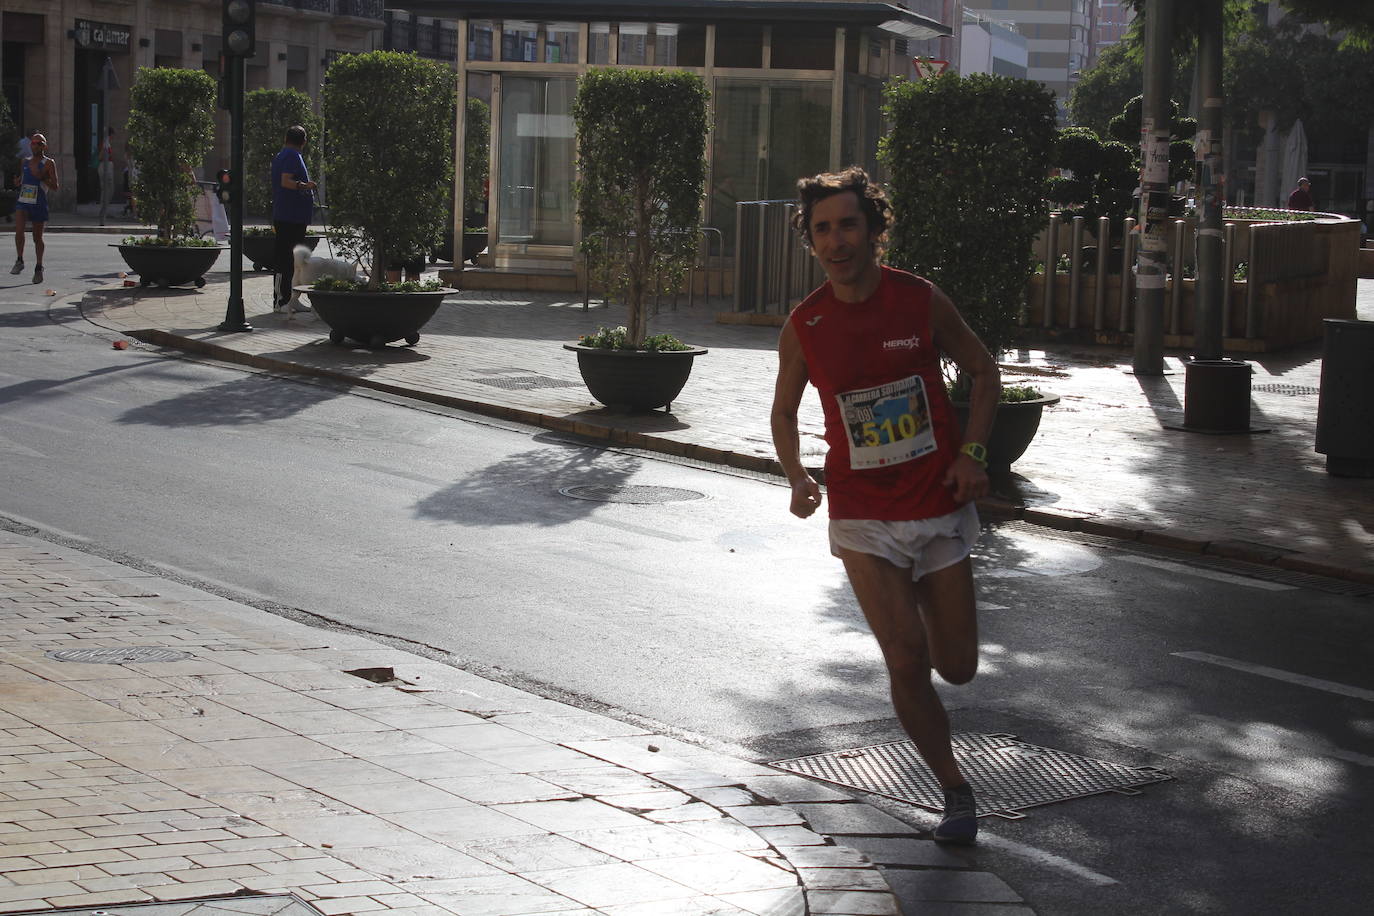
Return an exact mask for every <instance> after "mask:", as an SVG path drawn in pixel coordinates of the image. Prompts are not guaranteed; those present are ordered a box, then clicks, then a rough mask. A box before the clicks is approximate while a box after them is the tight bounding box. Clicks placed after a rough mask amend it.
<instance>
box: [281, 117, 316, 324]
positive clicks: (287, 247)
mask: <svg viewBox="0 0 1374 916" xmlns="http://www.w3.org/2000/svg"><path fill="white" fill-rule="evenodd" d="M306 139H307V138H306V135H305V128H304V127H301V126H300V125H299V124H297V125H293V126H291V127H288V128H287V129H286V139H285V143H284V145H283V146H282V148H281V152H279V153H277V155H276V158H274V159H273V160H272V226H273V228H274V229H275V230H276V234H277V237H276V241H275V243H274V244H273V246H272V258H273V261H274V262H275V267H276V271H277V284H276V287H275V289H274V292H273V296H272V310H273V311H276V312H284V311H286V310H287V309H295V310H298V311H305V310H307V309H309V306H308V305H306V304H305V303H302V302H300V301H299V300H297V303H296V304H291V284H292V281H293V280H294V279H295V276H296V264H295V249H296V246H297V245H299V244H301V243H302V242H303V241H305V231H306V229H308V228H309V227H310V217H311V216H313V215H314V197H313V195H312V194H311V192H312V191H313V190H314V189H315V188H317V187H318V186H319V185H318V184H316V183H315V182H313V181H311V180H310V172H309V171H308V170H307V169H306V167H305V157H304V156H302V155H301V150H303V149H305V144H306Z"/></svg>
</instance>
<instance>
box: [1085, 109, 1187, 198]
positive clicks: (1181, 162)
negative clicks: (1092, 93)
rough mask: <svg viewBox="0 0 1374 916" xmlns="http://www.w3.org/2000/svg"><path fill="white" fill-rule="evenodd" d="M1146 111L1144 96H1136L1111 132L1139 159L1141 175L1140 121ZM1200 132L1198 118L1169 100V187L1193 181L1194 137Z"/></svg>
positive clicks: (1114, 137) (1113, 125) (1123, 110)
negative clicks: (1188, 115) (1184, 112)
mask: <svg viewBox="0 0 1374 916" xmlns="http://www.w3.org/2000/svg"><path fill="white" fill-rule="evenodd" d="M1143 110H1144V96H1139V95H1138V96H1136V97H1135V98H1133V99H1131V100H1130V101H1129V102H1127V103H1126V107H1125V108H1123V109H1121V114H1119V115H1117V116H1116V117H1114V118H1112V120H1111V123H1110V124H1109V125H1108V128H1107V129H1108V132H1109V133H1110V134H1111V135H1112V139H1114V140H1117V141H1119V142H1121V143H1124V144H1126V145H1127V146H1129V147H1130V148H1131V151H1132V153H1133V154H1134V156H1135V159H1134V162H1135V167H1136V169H1137V172H1138V170H1139V168H1140V122H1141V112H1142V111H1143ZM1196 133H1197V118H1188V117H1184V116H1183V115H1182V114H1181V112H1180V110H1179V107H1178V102H1175V101H1173V100H1172V99H1170V100H1169V135H1170V136H1169V184H1171V185H1173V184H1177V183H1178V182H1180V181H1192V179H1193V163H1194V161H1195V154H1194V152H1193V142H1192V141H1193V135H1194V134H1196Z"/></svg>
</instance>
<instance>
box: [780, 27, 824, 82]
mask: <svg viewBox="0 0 1374 916" xmlns="http://www.w3.org/2000/svg"><path fill="white" fill-rule="evenodd" d="M771 60H772V65H773V69H774V70H833V69H835V30H834V29H833V28H831V27H829V26H824V25H811V24H802V23H797V24H780V25H775V26H773V54H772V58H771Z"/></svg>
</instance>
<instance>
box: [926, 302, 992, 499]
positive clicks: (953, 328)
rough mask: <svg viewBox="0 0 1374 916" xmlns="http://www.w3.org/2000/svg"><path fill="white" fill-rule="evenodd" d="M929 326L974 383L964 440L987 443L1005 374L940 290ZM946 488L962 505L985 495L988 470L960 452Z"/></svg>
mask: <svg viewBox="0 0 1374 916" xmlns="http://www.w3.org/2000/svg"><path fill="white" fill-rule="evenodd" d="M930 324H931V329H932V331H933V332H934V335H935V345H936V346H938V347H939V348H940V350H941V351H943V352H944V354H945V355H946V356H948V357H949V358H950V359H952V360H954V365H956V366H958V367H959V371H960V372H962V373H963V374H964V375H967V376H968V377H969V378H970V379H972V380H973V388H972V391H971V392H970V393H969V417H968V428H967V429H965V430H964V441H965V442H979V443H983V444H987V441H988V434H989V433H991V432H992V420H993V416H994V415H995V414H996V412H997V401H998V400H999V399H1000V398H1001V396H1002V375H1001V372H1000V371H999V370H998V368H997V362H996V360H994V359H993V358H992V355H991V354H990V353H988V348H987V347H985V346H983V342H982V341H981V340H979V339H978V335H976V334H974V333H973V331H972V330H971V329H970V328H969V326H968V325H967V324H966V323H964V319H963V317H962V316H960V314H959V311H958V309H956V308H955V307H954V303H952V302H950V300H949V297H948V296H946V295H945V294H944V292H942V291H941V290H940V288H939V287H936V288H935V289H934V290H933V291H932V295H931V310H930ZM945 486H947V487H949V488H950V489H951V490H953V491H954V498H955V499H956V500H958V501H959V502H961V503H963V502H968V501H970V500H974V499H977V498H979V497H980V496H986V495H987V492H988V475H987V471H986V470H985V469H984V468H983V467H982V465H980V464H979V463H978V462H976V461H974V460H973V459H972V458H970V457H969V456H968V455H965V454H963V453H960V454H959V455H958V456H956V457H955V459H954V463H953V464H951V465H950V468H949V471H948V472H947V473H946V474H945Z"/></svg>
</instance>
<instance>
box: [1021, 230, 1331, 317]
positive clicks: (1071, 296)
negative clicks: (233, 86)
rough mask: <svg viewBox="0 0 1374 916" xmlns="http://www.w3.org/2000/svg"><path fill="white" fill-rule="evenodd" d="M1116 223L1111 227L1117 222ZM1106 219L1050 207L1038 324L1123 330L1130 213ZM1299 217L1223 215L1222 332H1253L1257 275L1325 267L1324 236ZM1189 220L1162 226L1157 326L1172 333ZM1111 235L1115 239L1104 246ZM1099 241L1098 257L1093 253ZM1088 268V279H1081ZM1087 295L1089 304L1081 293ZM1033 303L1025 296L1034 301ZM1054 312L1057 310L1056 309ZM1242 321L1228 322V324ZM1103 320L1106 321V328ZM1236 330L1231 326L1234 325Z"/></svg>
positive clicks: (1180, 309) (1274, 277)
mask: <svg viewBox="0 0 1374 916" xmlns="http://www.w3.org/2000/svg"><path fill="white" fill-rule="evenodd" d="M1117 225H1119V227H1120V228H1119V229H1118V228H1117ZM1117 225H1113V222H1112V220H1110V219H1109V218H1108V217H1105V216H1103V217H1099V218H1097V219H1095V220H1092V221H1091V222H1090V221H1088V220H1085V219H1084V218H1083V217H1081V216H1075V217H1073V218H1072V219H1071V220H1068V221H1065V220H1063V219H1062V218H1061V216H1060V214H1058V213H1054V214H1051V215H1050V221H1049V226H1048V228H1047V229H1046V230H1045V235H1044V243H1043V246H1042V247H1041V250H1040V252H1039V253H1038V254H1039V255H1040V256H1041V257H1042V258H1043V261H1044V264H1045V273H1044V275H1043V280H1044V282H1043V283H1042V285H1041V289H1040V296H1041V297H1042V298H1041V301H1040V303H1038V305H1039V319H1040V321H1039V323H1040V324H1041V325H1042V326H1043V327H1044V328H1046V329H1053V328H1068V329H1076V328H1091V329H1092V330H1093V331H1096V332H1103V331H1108V330H1113V331H1120V332H1123V333H1125V332H1129V331H1130V330H1131V326H1132V322H1133V318H1134V312H1135V310H1134V307H1133V303H1134V293H1135V282H1134V281H1135V274H1134V270H1133V268H1134V267H1135V255H1136V243H1137V240H1138V237H1139V235H1138V233H1137V232H1135V228H1136V221H1135V219H1133V218H1129V217H1128V218H1127V219H1125V220H1122V221H1121V222H1120V223H1119V224H1117ZM1311 228H1312V227H1311V226H1310V224H1307V223H1303V222H1282V223H1277V222H1276V223H1251V224H1244V225H1243V224H1237V223H1235V222H1227V223H1226V224H1225V227H1224V229H1223V230H1222V231H1223V235H1222V263H1223V264H1224V265H1225V266H1224V274H1225V277H1226V280H1227V282H1226V283H1224V284H1223V285H1222V306H1221V312H1222V334H1223V335H1224V336H1227V337H1231V336H1243V337H1246V338H1251V339H1253V338H1257V337H1260V336H1261V335H1262V334H1263V328H1262V327H1261V306H1260V293H1259V288H1260V286H1261V284H1264V283H1274V282H1278V281H1282V280H1291V279H1298V278H1302V277H1311V276H1317V275H1320V274H1323V273H1324V272H1325V271H1326V269H1327V261H1328V256H1329V251H1328V247H1327V241H1326V239H1325V238H1324V237H1322V236H1320V235H1318V234H1317V233H1315V232H1313V231H1311ZM1196 233H1197V229H1196V225H1195V224H1194V223H1191V222H1190V221H1188V220H1184V219H1175V220H1173V221H1172V222H1171V224H1170V227H1169V247H1168V262H1167V263H1168V281H1167V282H1168V286H1167V294H1166V298H1165V315H1164V327H1165V329H1166V331H1167V332H1168V333H1170V334H1179V333H1181V331H1182V327H1183V323H1184V310H1185V306H1184V291H1185V287H1186V284H1185V283H1183V282H1181V281H1182V280H1185V279H1189V278H1191V274H1192V268H1193V252H1194V251H1195V246H1196ZM1113 242H1117V243H1119V247H1112V245H1113ZM1104 249H1105V250H1106V252H1107V254H1106V256H1105V257H1102V256H1099V255H1100V254H1101V253H1102V252H1103V251H1104ZM1065 260H1067V262H1068V264H1067V268H1068V269H1067V273H1068V283H1067V296H1068V302H1067V307H1066V308H1064V309H1062V310H1060V309H1058V307H1057V299H1058V297H1059V295H1060V289H1059V287H1061V286H1063V285H1064V284H1062V283H1060V282H1058V277H1059V276H1061V275H1062V274H1064V273H1065V272H1066V271H1065V270H1063V269H1062V264H1063V262H1064V261H1065ZM1241 262H1244V263H1245V264H1246V280H1247V281H1248V282H1247V283H1246V285H1245V292H1244V295H1245V297H1246V301H1245V307H1244V311H1243V313H1238V314H1237V315H1236V318H1235V319H1234V320H1233V318H1232V308H1231V295H1232V283H1231V279H1232V277H1233V276H1234V273H1235V270H1236V267H1237V265H1238V264H1240V263H1241ZM1113 265H1119V270H1111V271H1110V275H1111V276H1113V277H1119V278H1120V284H1119V286H1118V288H1117V289H1115V290H1111V289H1109V282H1108V278H1109V269H1110V268H1111V267H1112V266H1113ZM1089 276H1091V278H1092V280H1093V282H1092V283H1091V284H1089V283H1087V282H1086V280H1087V278H1088V277H1089ZM1109 296H1110V297H1112V298H1113V299H1115V302H1114V303H1112V304H1114V305H1115V306H1116V308H1115V312H1116V314H1115V316H1114V317H1115V321H1112V320H1111V318H1110V316H1109V309H1108V304H1109V301H1110V300H1109V298H1108V297H1109ZM1089 299H1091V303H1090V305H1091V308H1089V302H1088V300H1089ZM1034 304H1035V303H1028V305H1034ZM1061 312H1062V315H1061ZM1030 322H1031V316H1030V314H1029V310H1027V312H1023V313H1022V315H1021V324H1022V326H1026V325H1029V324H1030ZM1237 323H1239V324H1242V325H1243V327H1242V328H1234V329H1233V328H1232V325H1233V324H1237ZM1108 324H1113V325H1114V327H1112V328H1108V327H1107V325H1108ZM1236 331H1239V332H1240V333H1239V334H1236V333H1235V332H1236Z"/></svg>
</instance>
